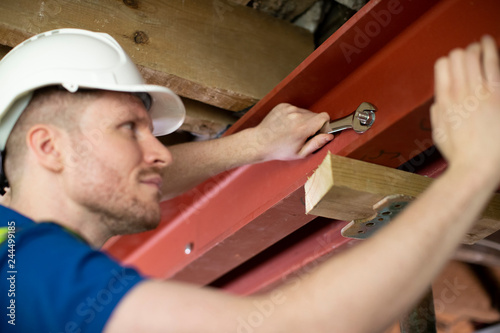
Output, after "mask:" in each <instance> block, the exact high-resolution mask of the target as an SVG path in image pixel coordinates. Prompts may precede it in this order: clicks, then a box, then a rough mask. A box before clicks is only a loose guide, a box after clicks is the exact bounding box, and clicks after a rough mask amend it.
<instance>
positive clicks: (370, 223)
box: [366, 222, 375, 227]
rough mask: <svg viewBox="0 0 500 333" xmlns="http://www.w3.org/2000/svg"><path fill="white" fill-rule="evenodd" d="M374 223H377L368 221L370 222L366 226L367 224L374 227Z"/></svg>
mask: <svg viewBox="0 0 500 333" xmlns="http://www.w3.org/2000/svg"><path fill="white" fill-rule="evenodd" d="M374 225H375V223H373V222H368V223H367V224H366V226H367V227H373V226H374Z"/></svg>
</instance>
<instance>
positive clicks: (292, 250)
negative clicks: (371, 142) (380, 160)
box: [210, 149, 446, 295]
mask: <svg viewBox="0 0 500 333" xmlns="http://www.w3.org/2000/svg"><path fill="white" fill-rule="evenodd" d="M402 169H403V170H405V171H412V172H413V171H417V172H416V173H417V174H420V175H425V176H428V177H432V178H436V177H437V176H439V175H440V174H441V173H442V172H443V171H444V170H445V169H446V163H445V162H444V161H443V159H441V158H440V155H439V154H438V153H437V151H433V150H432V149H430V150H427V151H426V152H425V153H422V154H420V155H418V156H417V157H416V158H415V159H413V160H412V161H410V162H409V163H408V165H405V167H403V168H402ZM347 223H348V222H344V221H336V220H329V219H326V218H322V217H318V218H316V219H315V220H314V222H311V223H308V224H307V225H305V226H304V227H302V228H300V229H299V230H297V231H295V232H294V233H292V234H290V235H289V236H287V237H285V238H284V239H282V240H281V241H279V242H278V243H276V244H274V245H272V246H271V247H269V248H268V249H266V250H264V251H263V252H261V253H259V254H258V255H257V256H255V257H253V258H252V259H250V260H249V261H247V262H245V263H243V264H242V265H240V266H239V267H237V268H235V269H234V270H232V271H231V272H228V273H227V274H226V275H224V276H222V277H221V278H219V279H217V280H216V281H214V282H212V283H211V284H210V285H211V286H212V287H216V288H219V289H223V290H225V291H227V292H230V293H233V294H238V295H251V294H255V293H260V292H264V291H269V290H271V289H274V288H275V287H277V286H279V285H281V284H282V283H284V282H287V283H290V284H292V285H299V284H300V281H301V280H302V279H303V278H304V276H307V275H308V274H309V273H310V272H311V271H312V270H314V269H315V268H316V267H317V266H318V265H319V264H320V263H322V262H324V261H325V260H327V259H328V258H330V257H332V256H334V255H338V254H339V253H341V252H343V251H346V250H348V249H349V248H351V247H353V246H354V245H356V244H357V243H358V242H360V240H356V239H349V238H344V237H342V235H341V234H340V231H341V230H342V228H343V227H344V226H345V225H346V224H347Z"/></svg>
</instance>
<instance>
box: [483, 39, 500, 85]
mask: <svg viewBox="0 0 500 333" xmlns="http://www.w3.org/2000/svg"><path fill="white" fill-rule="evenodd" d="M481 46H482V48H483V67H484V77H485V79H486V81H487V82H488V83H489V84H492V85H495V86H498V85H500V61H499V60H498V49H497V46H496V43H495V40H494V39H493V38H492V37H491V36H484V37H483V38H482V39H481Z"/></svg>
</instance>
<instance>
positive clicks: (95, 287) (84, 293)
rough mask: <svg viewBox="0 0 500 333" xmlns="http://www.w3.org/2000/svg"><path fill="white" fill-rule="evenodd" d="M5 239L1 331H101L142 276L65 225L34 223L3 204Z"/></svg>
mask: <svg viewBox="0 0 500 333" xmlns="http://www.w3.org/2000/svg"><path fill="white" fill-rule="evenodd" d="M9 227H10V228H9ZM14 227H15V228H14ZM2 235H3V236H2ZM1 239H4V241H3V243H1V244H0V332H2V333H3V332H6V333H7V332H29V333H34V332H37V333H38V332H40V333H46V332H47V333H48V332H51V333H62V332H64V333H80V332H101V331H102V330H103V328H104V326H105V324H106V322H107V320H108V318H109V317H110V316H111V312H112V311H113V309H114V308H115V307H116V306H117V304H118V302H119V301H120V300H121V299H122V297H123V296H124V295H125V294H126V293H127V292H128V291H129V290H130V289H131V288H132V287H134V286H135V285H136V284H137V283H138V282H140V281H142V280H143V277H141V276H140V275H139V273H138V272H137V271H136V270H134V269H131V268H124V267H122V266H120V265H119V264H118V263H116V262H115V261H113V260H112V259H111V258H109V257H108V256H107V255H105V254H104V253H102V252H99V251H96V250H94V249H92V248H91V247H90V246H89V245H87V244H86V243H85V242H83V241H82V240H80V239H79V238H78V237H76V236H75V235H72V234H71V233H70V232H68V231H67V230H65V229H64V228H62V227H61V226H59V225H57V224H54V223H34V222H33V221H32V220H30V219H28V218H26V217H25V216H22V215H20V214H18V213H16V212H15V211H13V210H11V209H9V208H6V207H4V206H1V205H0V240H1Z"/></svg>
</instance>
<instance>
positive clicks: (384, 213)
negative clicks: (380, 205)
mask: <svg viewBox="0 0 500 333" xmlns="http://www.w3.org/2000/svg"><path fill="white" fill-rule="evenodd" d="M382 215H385V216H387V215H391V212H383V213H382Z"/></svg>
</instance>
